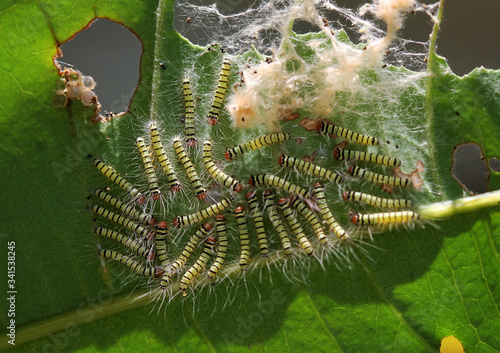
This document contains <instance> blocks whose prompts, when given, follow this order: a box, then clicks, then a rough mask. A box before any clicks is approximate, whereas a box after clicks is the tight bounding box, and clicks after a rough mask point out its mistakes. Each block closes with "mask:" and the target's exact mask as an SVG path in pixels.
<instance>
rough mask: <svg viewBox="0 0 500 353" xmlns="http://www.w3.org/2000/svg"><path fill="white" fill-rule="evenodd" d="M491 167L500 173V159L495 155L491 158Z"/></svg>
mask: <svg viewBox="0 0 500 353" xmlns="http://www.w3.org/2000/svg"><path fill="white" fill-rule="evenodd" d="M489 165H490V169H491V170H492V171H494V172H495V173H500V161H499V160H498V159H496V158H495V157H493V158H490V160H489Z"/></svg>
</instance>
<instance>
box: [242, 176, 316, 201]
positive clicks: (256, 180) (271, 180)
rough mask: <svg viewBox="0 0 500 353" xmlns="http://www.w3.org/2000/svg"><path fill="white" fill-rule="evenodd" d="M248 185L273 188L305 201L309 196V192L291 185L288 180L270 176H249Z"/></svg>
mask: <svg viewBox="0 0 500 353" xmlns="http://www.w3.org/2000/svg"><path fill="white" fill-rule="evenodd" d="M248 184H250V186H260V185H269V186H275V187H278V188H280V189H283V190H285V191H288V192H289V193H291V194H296V195H298V196H301V197H303V198H305V199H307V198H309V197H310V196H311V195H310V194H309V191H307V190H306V189H303V188H302V187H300V186H298V185H295V184H292V183H291V182H289V181H288V180H285V179H283V178H280V177H279V176H276V175H271V174H258V175H251V176H250V179H249V180H248Z"/></svg>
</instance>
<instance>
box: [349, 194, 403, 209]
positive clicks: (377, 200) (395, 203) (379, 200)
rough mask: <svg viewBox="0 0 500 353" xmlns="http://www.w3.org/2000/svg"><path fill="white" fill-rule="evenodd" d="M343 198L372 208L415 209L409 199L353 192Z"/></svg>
mask: <svg viewBox="0 0 500 353" xmlns="http://www.w3.org/2000/svg"><path fill="white" fill-rule="evenodd" d="M342 198H343V199H344V201H357V202H361V203H364V204H367V205H371V206H376V207H380V208H388V209H390V210H397V209H400V208H412V207H413V203H412V202H411V201H410V200H407V199H389V198H384V197H379V196H375V195H370V194H366V193H364V192H359V191H352V190H348V191H345V192H344V193H343V195H342Z"/></svg>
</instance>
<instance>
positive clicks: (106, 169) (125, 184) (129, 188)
mask: <svg viewBox="0 0 500 353" xmlns="http://www.w3.org/2000/svg"><path fill="white" fill-rule="evenodd" d="M93 163H94V165H95V166H96V167H97V169H99V171H100V172H101V173H102V174H104V175H105V176H106V177H107V178H108V179H109V180H111V181H112V182H114V183H115V184H116V185H118V186H119V187H121V188H122V189H123V190H125V191H126V192H128V193H129V195H130V196H131V197H132V199H133V200H134V202H137V203H139V204H143V203H144V201H146V198H145V197H144V195H143V194H141V192H140V191H139V190H137V188H135V187H134V186H133V185H132V184H131V183H130V182H129V181H128V180H127V179H125V178H124V177H122V176H121V175H120V174H118V173H117V172H116V171H115V170H114V169H113V168H112V167H110V166H108V165H106V164H105V163H104V162H103V161H101V160H100V159H97V158H96V159H94V161H93Z"/></svg>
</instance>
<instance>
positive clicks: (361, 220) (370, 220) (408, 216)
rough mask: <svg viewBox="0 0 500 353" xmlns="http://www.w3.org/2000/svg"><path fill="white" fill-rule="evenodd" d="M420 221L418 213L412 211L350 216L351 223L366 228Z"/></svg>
mask: <svg viewBox="0 0 500 353" xmlns="http://www.w3.org/2000/svg"><path fill="white" fill-rule="evenodd" d="M419 219H420V216H419V214H418V213H416V212H413V211H396V212H385V213H368V214H361V213H357V214H355V215H353V216H352V218H351V221H352V222H353V223H354V224H357V225H361V226H366V225H374V224H396V223H409V222H413V221H417V220H419Z"/></svg>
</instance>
